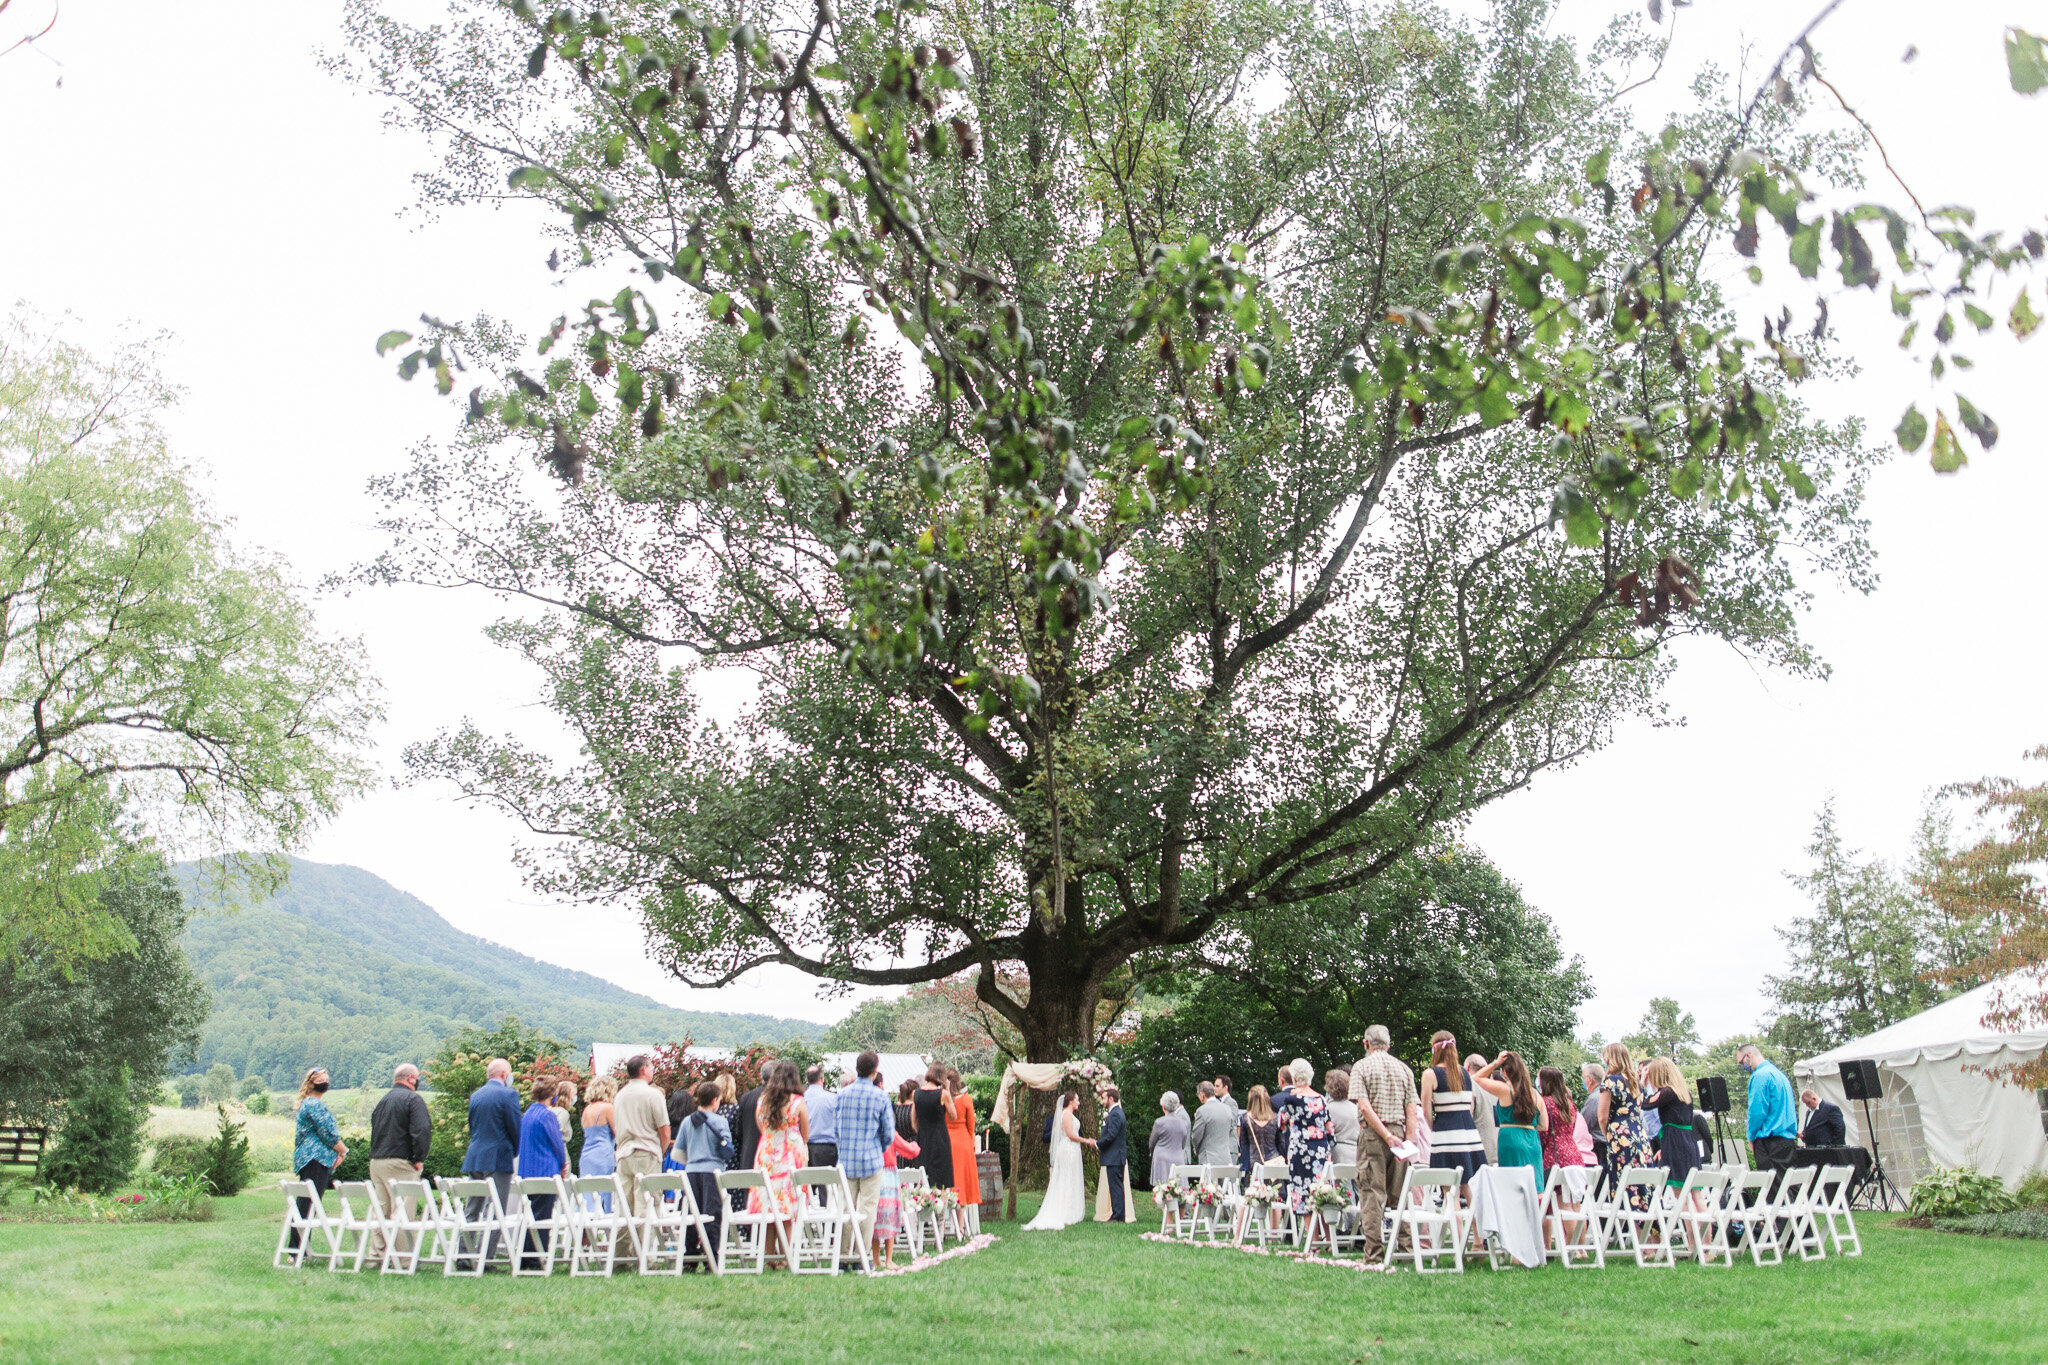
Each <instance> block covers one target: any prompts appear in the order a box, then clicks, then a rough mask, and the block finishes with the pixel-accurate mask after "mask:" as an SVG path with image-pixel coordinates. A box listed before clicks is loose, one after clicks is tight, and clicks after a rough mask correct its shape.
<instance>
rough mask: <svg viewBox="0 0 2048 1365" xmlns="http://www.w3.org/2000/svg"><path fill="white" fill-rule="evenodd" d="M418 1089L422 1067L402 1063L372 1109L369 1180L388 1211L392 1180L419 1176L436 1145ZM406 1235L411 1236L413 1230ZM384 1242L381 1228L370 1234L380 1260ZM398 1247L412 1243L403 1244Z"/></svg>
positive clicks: (372, 1250) (406, 1248)
mask: <svg viewBox="0 0 2048 1365" xmlns="http://www.w3.org/2000/svg"><path fill="white" fill-rule="evenodd" d="M419 1092H420V1069H419V1068H418V1067H416V1066H414V1065H413V1064H412V1063H411V1062H405V1063H402V1064H400V1066H399V1067H398V1069H397V1070H395V1071H393V1072H392V1073H391V1088H390V1089H389V1090H387V1091H385V1092H384V1098H383V1099H380V1100H378V1101H377V1107H376V1108H375V1109H373V1110H371V1111H370V1183H371V1184H372V1185H374V1186H375V1187H376V1189H377V1202H378V1203H379V1204H380V1205H381V1206H382V1207H383V1208H384V1210H385V1212H386V1213H389V1212H390V1211H391V1209H392V1207H393V1196H392V1193H391V1182H392V1181H394V1180H417V1179H419V1176H420V1171H421V1170H422V1169H423V1168H424V1167H425V1165H426V1161H427V1153H428V1151H429V1150H431V1149H432V1147H433V1145H434V1120H433V1118H432V1116H430V1115H429V1114H428V1113H427V1102H426V1101H425V1100H423V1099H421V1098H420V1093H419ZM405 1236H406V1238H407V1239H408V1240H409V1239H410V1238H411V1236H412V1234H410V1233H407V1234H405ZM383 1242H384V1235H383V1233H382V1232H381V1231H379V1232H376V1233H373V1234H372V1235H371V1239H370V1255H371V1256H372V1257H374V1258H376V1259H378V1260H382V1259H383V1254H384V1253H383ZM398 1250H399V1251H400V1252H405V1251H409V1250H411V1247H410V1246H405V1245H401V1246H399V1247H398Z"/></svg>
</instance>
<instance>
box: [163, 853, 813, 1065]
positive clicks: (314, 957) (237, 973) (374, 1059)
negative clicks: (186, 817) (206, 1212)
mask: <svg viewBox="0 0 2048 1365" xmlns="http://www.w3.org/2000/svg"><path fill="white" fill-rule="evenodd" d="M176 871H177V874H178V876H179V877H180V879H181V880H182V881H183V883H184V885H185V887H186V889H187V892H188V894H189V892H190V890H191V887H192V884H193V881H194V879H195V877H196V871H195V869H194V868H193V867H192V866H191V865H190V864H182V865H180V866H179V867H178V868H177V869H176ZM185 952H186V955H187V956H188V957H189V958H191V960H192V967H193V970H195V971H196V972H198V974H199V976H200V978H201V979H202V980H204V981H205V982H206V983H207V984H208V985H210V986H211V987H212V988H213V1015H212V1017H211V1018H209V1019H208V1020H207V1023H206V1031H205V1035H204V1037H203V1040H202V1041H201V1043H200V1048H199V1062H198V1065H199V1068H200V1069H201V1070H204V1069H205V1068H206V1067H208V1066H211V1065H212V1064H213V1063H215V1062H226V1063H227V1064H228V1065H229V1066H231V1067H233V1068H234V1069H235V1072H236V1074H237V1075H244V1076H246V1075H248V1074H250V1073H251V1072H252V1071H254V1072H256V1073H258V1074H261V1075H263V1076H266V1077H268V1078H269V1080H270V1082H271V1084H272V1085H275V1086H280V1087H284V1086H290V1085H296V1084H297V1083H298V1080H299V1078H300V1077H301V1076H303V1075H304V1074H305V1073H306V1071H307V1069H308V1068H310V1067H313V1066H324V1067H326V1068H327V1069H328V1071H329V1072H330V1073H331V1074H332V1075H333V1077H334V1083H335V1084H336V1085H337V1086H349V1085H357V1084H361V1083H365V1082H372V1081H377V1080H381V1079H382V1078H383V1077H385V1076H388V1075H389V1074H390V1069H391V1068H392V1067H393V1066H395V1065H396V1064H397V1063H399V1062H401V1061H418V1062H423V1061H425V1060H426V1059H427V1058H428V1057H431V1056H432V1055H433V1054H434V1052H435V1051H436V1050H438V1049H439V1047H440V1045H441V1043H442V1042H443V1041H444V1040H446V1039H447V1038H449V1037H450V1036H452V1035H453V1034H455V1033H456V1032H457V1031H459V1030H460V1029H461V1028H463V1027H464V1026H465V1025H469V1024H483V1025H495V1024H496V1023H497V1022H498V1021H499V1020H500V1019H502V1018H504V1016H506V1015H507V1014H516V1015H518V1016H519V1018H520V1020H521V1021H522V1022H524V1023H528V1024H534V1025H538V1026H539V1027H541V1028H542V1029H544V1030H546V1031H547V1032H549V1033H552V1034H553V1035H555V1036H556V1037H558V1038H563V1039H567V1040H568V1041H570V1042H572V1043H574V1044H575V1045H576V1046H577V1048H578V1049H584V1048H587V1047H588V1046H589V1044H590V1043H591V1042H592V1041H593V1040H597V1041H604V1042H650V1043H667V1042H678V1041H680V1040H681V1039H683V1038H684V1037H685V1036H687V1037H689V1038H691V1039H693V1040H695V1041H696V1042H699V1043H708V1044H714V1045H719V1046H737V1045H739V1044H743V1043H750V1042H756V1041H761V1042H780V1041H782V1040H783V1039H786V1038H803V1039H806V1040H808V1041H813V1042H814V1041H816V1040H817V1039H818V1038H820V1037H821V1036H822V1035H823V1034H824V1026H823V1025H821V1024H814V1023H810V1022H808V1021H806V1020H802V1019H777V1018H772V1017H770V1016H768V1015H762V1014H706V1013H700V1012H698V1011H695V1010H678V1009H671V1008H669V1007H668V1006H666V1005H663V1004H662V1003H661V1002H659V1001H657V1000H651V999H649V998H648V997H646V996H644V995H636V994H635V993H633V992H632V991H629V990H626V989H624V988H622V987H619V986H615V985H613V984H612V983H611V982H609V981H605V980H602V979H600V978H598V977H595V976H591V975H589V974H587V973H585V972H573V971H570V970H568V969H567V968H565V967H556V966H551V965H549V964H548V963H545V962H539V961H536V960H535V959H533V958H530V957H527V956H526V955H525V954H523V953H515V952H513V951H512V950H511V949H510V948H504V947H500V946H499V945H497V944H495V943H491V942H489V941H488V940H485V939H481V938H478V937H476V936H475V935H474V934H465V933H463V932H462V931H461V930H460V929H457V928H456V927H455V926H454V925H452V924H450V923H448V921H446V920H444V919H442V918H441V917H440V916H439V915H437V914H435V913H434V911H433V909H432V908H431V907H429V906H428V905H427V904H426V903H424V902H423V901H421V900H419V899H418V898H417V897H414V896H409V895H407V894H406V893H405V892H403V891H400V890H399V889H398V888H397V887H395V886H392V885H391V884H390V883H389V882H386V881H384V880H382V879H381V878H379V877H376V876H373V875H371V874H370V873H368V872H365V871H363V870H362V869H361V868H359V867H337V866H332V865H329V864H325V863H308V862H301V861H300V860H298V859H296V858H294V859H293V860H292V866H291V881H290V883H289V884H288V885H287V886H285V888H284V889H282V890H281V891H279V892H278V893H277V894H276V895H275V896H273V897H271V898H270V899H269V900H268V901H266V902H263V903H262V904H260V905H251V906H245V907H243V908H241V909H239V910H235V911H233V912H228V913H221V912H210V913H205V914H201V915H197V916H195V917H194V918H193V920H192V922H191V924H190V925H189V927H188V928H187V929H186V931H185Z"/></svg>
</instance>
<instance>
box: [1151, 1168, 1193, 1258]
mask: <svg viewBox="0 0 2048 1365" xmlns="http://www.w3.org/2000/svg"><path fill="white" fill-rule="evenodd" d="M1201 1183H1202V1168H1201V1167H1200V1166H1175V1167H1172V1168H1171V1169H1169V1170H1168V1171H1167V1173H1166V1180H1165V1182H1164V1183H1163V1184H1162V1185H1161V1187H1160V1189H1161V1192H1162V1193H1164V1192H1165V1191H1168V1190H1171V1191H1172V1192H1173V1193H1175V1194H1176V1195H1178V1196H1180V1199H1179V1201H1174V1200H1162V1201H1161V1202H1160V1205H1159V1235H1160V1236H1162V1237H1172V1238H1174V1239H1176V1240H1178V1241H1183V1242H1192V1241H1193V1240H1194V1239H1195V1211H1194V1207H1193V1205H1192V1204H1190V1203H1187V1202H1186V1201H1187V1200H1188V1199H1189V1198H1190V1197H1191V1196H1192V1195H1193V1193H1194V1189H1195V1187H1196V1186H1197V1185H1199V1184H1201Z"/></svg>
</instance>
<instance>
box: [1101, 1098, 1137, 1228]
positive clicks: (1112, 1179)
mask: <svg viewBox="0 0 2048 1365" xmlns="http://www.w3.org/2000/svg"><path fill="white" fill-rule="evenodd" d="M1102 1095H1103V1098H1104V1099H1107V1100H1108V1101H1109V1112H1108V1113H1106V1114H1104V1115H1103V1116H1102V1133H1101V1135H1100V1136H1099V1137H1097V1138H1096V1139H1095V1156H1096V1159H1097V1160H1098V1161H1100V1162H1101V1163H1102V1175H1103V1178H1104V1179H1106V1180H1108V1181H1109V1221H1110V1222H1112V1223H1128V1222H1130V1221H1131V1220H1130V1219H1129V1218H1127V1217H1126V1216H1125V1215H1124V1162H1125V1161H1126V1160H1127V1152H1128V1147H1129V1136H1130V1134H1129V1131H1128V1129H1127V1126H1126V1125H1125V1123H1124V1106H1123V1102H1122V1096H1120V1095H1119V1094H1118V1093H1117V1089H1116V1087H1115V1086H1113V1085H1108V1086H1104V1087H1103V1088H1102Z"/></svg>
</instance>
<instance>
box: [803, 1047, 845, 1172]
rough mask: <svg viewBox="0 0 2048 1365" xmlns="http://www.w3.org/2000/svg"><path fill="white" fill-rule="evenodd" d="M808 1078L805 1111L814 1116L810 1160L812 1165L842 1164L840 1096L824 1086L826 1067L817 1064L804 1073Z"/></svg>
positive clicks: (812, 1117)
mask: <svg viewBox="0 0 2048 1365" xmlns="http://www.w3.org/2000/svg"><path fill="white" fill-rule="evenodd" d="M804 1080H805V1081H807V1082H809V1086H808V1088H807V1089H806V1090H805V1091H804V1112H805V1113H806V1114H809V1115H810V1116H811V1141H810V1153H809V1155H810V1163H811V1165H813V1166H837V1165H838V1164H839V1124H838V1115H839V1097H838V1096H837V1095H835V1094H833V1093H832V1092H831V1091H829V1090H827V1089H826V1088H825V1068H823V1067H821V1066H814V1067H812V1068H811V1069H810V1070H809V1071H807V1072H805V1073H804Z"/></svg>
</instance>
